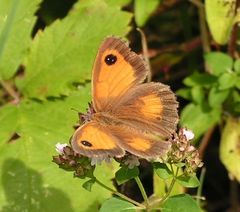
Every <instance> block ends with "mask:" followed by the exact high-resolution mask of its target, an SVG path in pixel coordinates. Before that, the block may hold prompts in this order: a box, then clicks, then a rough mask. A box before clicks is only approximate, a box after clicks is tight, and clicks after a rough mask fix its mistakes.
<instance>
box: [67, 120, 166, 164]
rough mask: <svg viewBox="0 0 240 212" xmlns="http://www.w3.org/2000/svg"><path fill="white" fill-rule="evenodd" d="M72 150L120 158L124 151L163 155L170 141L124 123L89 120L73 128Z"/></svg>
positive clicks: (89, 155) (91, 156)
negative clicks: (118, 124)
mask: <svg viewBox="0 0 240 212" xmlns="http://www.w3.org/2000/svg"><path fill="white" fill-rule="evenodd" d="M71 143H72V148H73V150H74V151H75V152H77V153H79V154H81V155H84V156H87V157H90V158H95V157H101V158H105V157H108V156H109V157H122V156H124V154H125V151H128V152H130V153H132V154H134V155H136V156H139V157H141V158H146V159H152V158H156V157H161V156H163V155H164V154H165V153H166V152H167V150H168V149H169V147H170V143H169V142H166V141H163V140H159V139H157V138H156V137H153V136H151V135H147V134H145V133H142V132H139V131H137V130H135V129H133V128H128V127H126V126H124V125H121V126H117V125H108V126H101V125H99V124H98V123H96V122H94V121H92V122H88V123H86V124H84V125H83V126H81V127H80V128H78V129H77V130H76V132H75V133H74V135H73V137H72V141H71Z"/></svg>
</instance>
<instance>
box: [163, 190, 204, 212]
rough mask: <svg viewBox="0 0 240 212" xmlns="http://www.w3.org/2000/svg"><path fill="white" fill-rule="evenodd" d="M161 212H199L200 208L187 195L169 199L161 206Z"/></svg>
mask: <svg viewBox="0 0 240 212" xmlns="http://www.w3.org/2000/svg"><path fill="white" fill-rule="evenodd" d="M161 211H162V212H201V208H199V206H198V205H197V203H196V201H195V200H194V199H193V198H192V197H191V196H190V195H189V194H180V195H176V196H171V197H169V198H168V199H167V200H166V201H165V202H164V204H163V205H162V210H161Z"/></svg>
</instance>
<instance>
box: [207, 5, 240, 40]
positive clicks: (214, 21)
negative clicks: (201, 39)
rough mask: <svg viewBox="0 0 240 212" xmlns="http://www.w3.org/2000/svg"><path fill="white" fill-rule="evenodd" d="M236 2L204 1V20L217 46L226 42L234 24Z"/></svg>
mask: <svg viewBox="0 0 240 212" xmlns="http://www.w3.org/2000/svg"><path fill="white" fill-rule="evenodd" d="M235 4H236V1H230V2H224V0H206V1H205V10H206V16H207V17H206V19H207V23H208V26H209V28H210V31H211V34H212V36H213V38H214V40H215V41H216V42H217V43H219V44H226V43H227V42H228V39H229V36H230V33H231V30H232V27H233V25H234V23H235V19H236V17H235V15H234V8H235Z"/></svg>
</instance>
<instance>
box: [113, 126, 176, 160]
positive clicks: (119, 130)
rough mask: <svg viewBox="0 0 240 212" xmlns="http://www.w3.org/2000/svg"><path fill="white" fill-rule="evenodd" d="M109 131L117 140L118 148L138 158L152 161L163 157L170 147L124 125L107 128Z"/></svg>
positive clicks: (151, 136)
mask: <svg viewBox="0 0 240 212" xmlns="http://www.w3.org/2000/svg"><path fill="white" fill-rule="evenodd" d="M109 129H110V130H111V132H112V133H113V134H114V135H115V136H116V137H117V138H118V146H119V147H120V148H122V149H124V150H126V151H127V152H130V153H132V154H134V155H136V156H138V157H140V158H146V159H154V158H157V157H162V156H165V154H166V152H167V151H168V150H169V148H170V146H171V143H170V142H168V141H165V140H162V139H161V138H159V137H157V136H153V135H151V134H147V133H144V132H142V131H138V130H136V129H134V128H131V127H128V126H125V125H120V126H109Z"/></svg>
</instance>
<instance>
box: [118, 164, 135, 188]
mask: <svg viewBox="0 0 240 212" xmlns="http://www.w3.org/2000/svg"><path fill="white" fill-rule="evenodd" d="M138 175H139V169H138V167H137V166H135V167H134V168H132V169H129V168H128V167H127V166H123V167H121V168H120V169H119V170H118V171H117V172H116V174H115V177H116V180H117V183H118V184H119V185H121V184H122V183H124V182H126V181H128V180H130V179H132V178H134V177H137V176H138Z"/></svg>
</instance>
